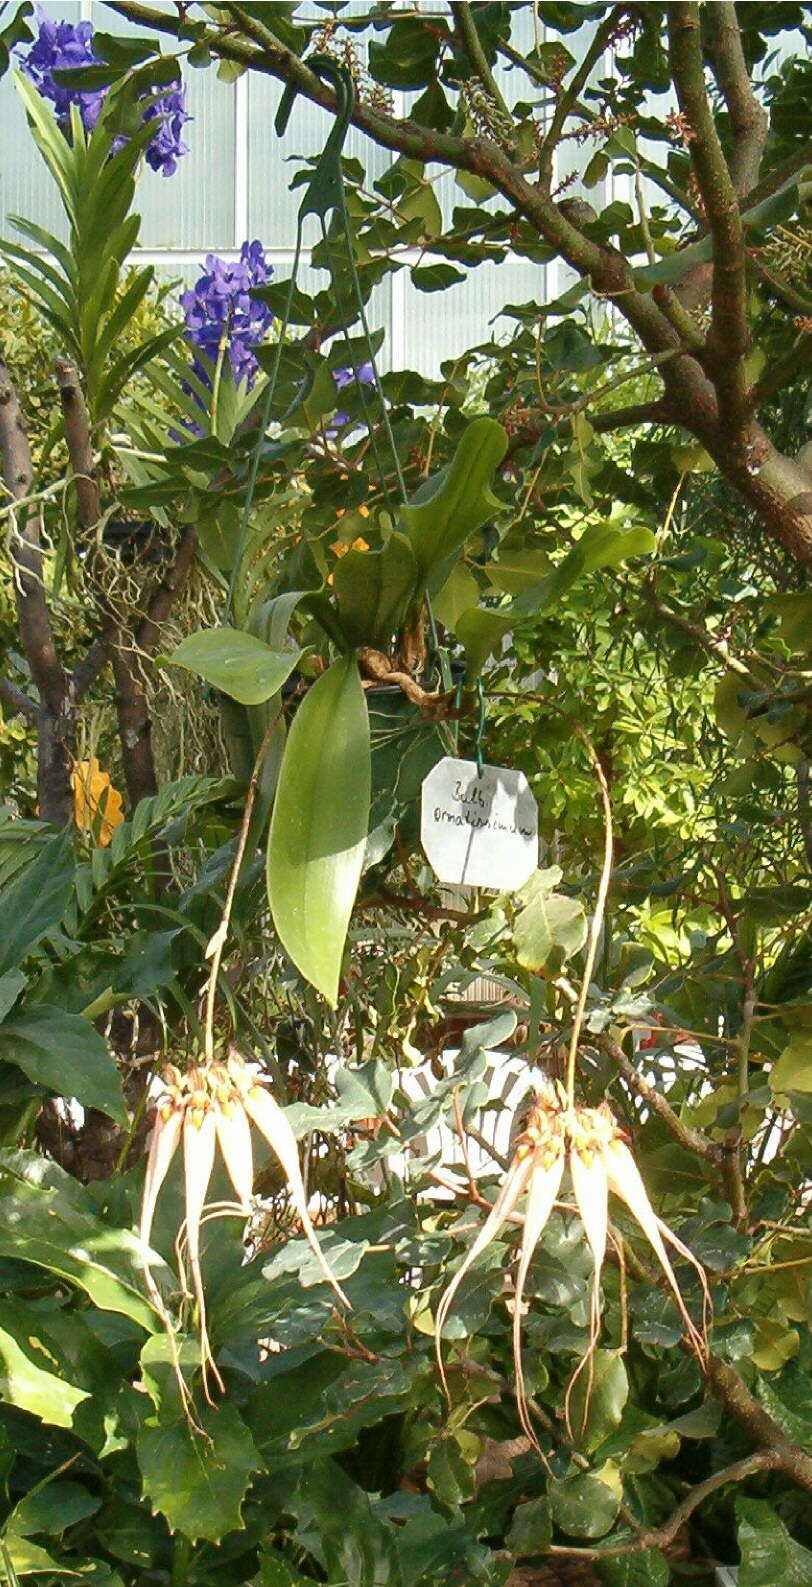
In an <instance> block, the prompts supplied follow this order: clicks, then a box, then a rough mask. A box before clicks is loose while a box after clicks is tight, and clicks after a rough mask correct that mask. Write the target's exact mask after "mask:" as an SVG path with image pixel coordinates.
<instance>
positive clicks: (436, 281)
mask: <svg viewBox="0 0 812 1587" xmlns="http://www.w3.org/2000/svg"><path fill="white" fill-rule="evenodd" d="M465 280H466V275H465V271H464V270H455V269H454V266H453V265H450V264H430V265H413V266H412V285H413V286H416V287H417V290H418V292H445V290H446V288H447V287H455V286H458V285H459V283H460V281H465Z"/></svg>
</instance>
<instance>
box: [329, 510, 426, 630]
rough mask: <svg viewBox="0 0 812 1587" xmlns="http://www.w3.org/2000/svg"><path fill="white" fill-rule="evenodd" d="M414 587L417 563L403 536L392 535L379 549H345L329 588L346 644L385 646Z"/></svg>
mask: <svg viewBox="0 0 812 1587" xmlns="http://www.w3.org/2000/svg"><path fill="white" fill-rule="evenodd" d="M416 587H417V563H416V562H415V558H414V553H413V551H412V548H411V546H410V545H409V542H408V540H407V539H406V538H405V536H404V535H400V534H393V535H392V536H391V537H390V539H389V540H388V541H387V543H386V545H385V546H384V547H383V549H382V550H381V551H362V550H360V549H358V550H351V551H348V552H347V553H346V554H345V555H344V556H343V557H341V558H340V560H339V562H338V563H337V565H336V569H335V572H334V573H333V589H334V591H335V597H336V604H337V606H338V615H339V617H340V619H341V626H342V628H343V630H344V633H345V634H346V636H347V640H348V642H349V644H351V645H372V646H374V647H376V648H379V649H386V648H388V645H389V642H390V640H391V638H392V635H393V634H394V633H395V632H396V630H397V628H398V627H399V625H400V623H401V622H402V621H403V618H404V616H405V614H406V610H407V607H408V606H409V603H410V601H411V600H412V598H413V596H414V593H415V589H416Z"/></svg>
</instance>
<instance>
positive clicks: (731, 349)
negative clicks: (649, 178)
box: [668, 0, 749, 429]
mask: <svg viewBox="0 0 812 1587" xmlns="http://www.w3.org/2000/svg"><path fill="white" fill-rule="evenodd" d="M668 35H669V51H670V59H671V70H672V74H673V78H674V86H675V88H676V91H677V98H678V100H679V104H680V109H681V110H682V112H683V115H684V116H685V118H686V122H687V124H688V129H689V143H688V148H689V152H690V156H691V163H692V165H693V168H694V173H695V175H696V179H697V184H698V186H699V191H700V193H701V195H702V202H703V204H704V207H705V214H706V215H707V218H708V225H709V228H710V233H711V236H712V238H713V284H712V288H711V305H712V320H711V329H710V333H709V336H708V354H709V358H710V360H711V367H712V370H713V380H714V385H715V386H716V390H717V391H718V393H719V397H720V402H722V403H723V404H724V410H725V422H726V424H728V425H729V427H730V428H731V429H733V428H736V427H739V426H740V425H741V423H742V421H743V419H744V418H745V416H746V409H747V375H746V371H745V367H744V360H745V354H746V352H747V348H748V345H749V328H748V322H747V278H746V268H745V266H746V254H745V246H744V228H743V226H742V219H741V213H740V211H739V201H738V196H737V193H736V188H735V186H734V184H733V181H732V179H731V174H730V171H729V170H728V166H727V161H726V160H725V157H724V153H723V151H722V145H721V143H720V142H719V136H718V133H717V131H716V126H715V123H714V119H713V113H712V111H711V106H710V101H709V99H708V94H707V88H706V85H705V71H704V65H703V60H702V46H701V42H700V8H699V6H698V5H697V4H692V3H683V0H679V3H672V4H670V5H669V7H668Z"/></svg>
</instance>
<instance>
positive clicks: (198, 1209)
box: [139, 1053, 349, 1401]
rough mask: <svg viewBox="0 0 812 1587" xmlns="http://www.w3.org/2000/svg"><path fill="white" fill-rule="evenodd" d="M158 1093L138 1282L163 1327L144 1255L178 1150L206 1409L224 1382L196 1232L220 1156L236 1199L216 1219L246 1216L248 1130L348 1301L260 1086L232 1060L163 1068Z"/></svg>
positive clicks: (285, 1131)
mask: <svg viewBox="0 0 812 1587" xmlns="http://www.w3.org/2000/svg"><path fill="white" fill-rule="evenodd" d="M163 1086H164V1089H163V1091H162V1093H161V1095H160V1096H159V1098H158V1104H157V1108H156V1116H155V1126H154V1129H153V1132H152V1140H151V1142H150V1148H149V1155H148V1157H147V1171H146V1177H145V1180H144V1195H143V1201H142V1206H141V1221H140V1230H139V1232H140V1237H141V1244H142V1247H143V1261H144V1276H145V1280H146V1284H147V1289H148V1291H149V1295H150V1298H151V1300H152V1302H153V1304H154V1305H155V1307H156V1309H157V1310H158V1311H159V1312H160V1315H161V1317H162V1319H163V1320H164V1321H165V1322H168V1317H167V1313H166V1308H165V1306H164V1303H163V1300H162V1298H161V1295H160V1292H159V1290H158V1287H157V1285H156V1283H155V1280H154V1278H153V1276H152V1273H151V1271H150V1268H149V1254H148V1253H149V1241H150V1236H151V1234H152V1226H153V1222H154V1219H155V1209H156V1206H157V1202H158V1196H159V1194H160V1191H161V1187H162V1185H163V1183H164V1181H165V1179H166V1176H167V1174H168V1172H169V1169H170V1167H171V1164H172V1161H173V1159H174V1156H175V1153H176V1152H177V1150H178V1148H179V1147H180V1146H181V1145H182V1147H183V1178H184V1195H185V1202H186V1217H185V1219H184V1223H183V1226H182V1231H181V1238H180V1239H179V1241H178V1255H179V1261H180V1263H181V1268H182V1266H183V1263H182V1250H183V1248H184V1247H185V1250H186V1253H187V1257H188V1263H189V1273H190V1275H191V1281H192V1295H193V1298H194V1301H195V1303H196V1307H197V1317H198V1327H199V1330H200V1341H201V1360H202V1366H203V1388H204V1393H205V1395H206V1398H207V1399H208V1400H209V1401H210V1394H209V1388H208V1375H209V1373H210V1372H211V1373H212V1375H213V1377H214V1379H215V1381H216V1383H217V1386H218V1387H219V1388H220V1389H221V1390H222V1388H223V1381H222V1378H221V1377H220V1374H219V1372H218V1370H217V1367H216V1365H215V1363H214V1359H213V1356H212V1352H211V1347H210V1344H209V1337H208V1331H207V1327H206V1298H205V1293H204V1288H203V1275H202V1271H201V1266H200V1230H201V1227H202V1225H203V1223H204V1222H205V1221H206V1217H207V1214H206V1197H207V1194H208V1189H209V1184H210V1181H211V1176H212V1172H213V1170H214V1162H215V1157H216V1154H217V1151H218V1149H219V1152H220V1156H221V1158H222V1160H223V1163H224V1165H225V1168H226V1172H227V1173H228V1177H229V1179H230V1180H231V1184H232V1186H233V1188H234V1193H235V1197H236V1200H235V1201H234V1202H233V1203H226V1204H222V1205H220V1206H219V1207H218V1209H217V1211H218V1215H222V1214H223V1213H226V1212H231V1213H236V1214H238V1215H239V1216H241V1217H243V1218H247V1217H248V1216H249V1215H250V1212H251V1197H252V1189H253V1181H254V1157H253V1144H252V1139H251V1125H252V1124H254V1125H256V1127H257V1129H258V1130H259V1131H260V1133H261V1134H262V1135H263V1136H264V1137H265V1140H266V1141H267V1142H268V1145H269V1146H270V1148H271V1150H272V1152H274V1154H275V1156H276V1157H277V1158H278V1160H279V1163H280V1165H281V1167H282V1170H283V1173H284V1175H285V1179H286V1181H287V1186H288V1192H289V1194H290V1198H291V1201H292V1202H293V1206H294V1208H295V1210H296V1213H297V1216H298V1218H299V1221H300V1223H301V1225H302V1228H303V1230H304V1234H305V1238H306V1239H307V1241H308V1243H309V1245H310V1246H311V1248H312V1250H313V1254H314V1256H315V1257H316V1260H317V1262H318V1264H319V1267H320V1268H321V1271H322V1273H323V1275H324V1277H325V1279H326V1280H327V1283H328V1284H330V1285H331V1286H332V1288H333V1290H334V1292H335V1294H336V1296H337V1298H338V1299H339V1300H340V1301H341V1303H342V1305H344V1306H348V1305H349V1301H348V1300H347V1297H346V1295H345V1294H344V1292H343V1290H342V1289H341V1287H340V1285H339V1284H338V1282H337V1280H336V1278H335V1276H334V1274H333V1272H332V1271H331V1269H330V1266H329V1264H328V1262H327V1260H326V1258H325V1256H324V1253H323V1251H322V1249H321V1246H320V1245H319V1242H318V1239H317V1237H316V1232H315V1229H314V1228H313V1223H312V1220H311V1218H310V1213H309V1212H308V1207H307V1195H306V1193H305V1188H304V1182H303V1179H302V1171H301V1168H300V1166H299V1154H298V1149H297V1146H296V1138H295V1136H294V1134H293V1131H292V1129H291V1127H290V1124H289V1123H288V1120H287V1117H286V1115H285V1113H284V1112H283V1110H282V1108H280V1106H279V1104H278V1102H276V1101H275V1099H274V1098H273V1097H272V1096H271V1093H270V1091H269V1090H268V1089H267V1086H266V1085H265V1083H264V1082H263V1081H262V1080H261V1079H260V1078H259V1077H257V1076H256V1075H254V1074H252V1073H251V1072H250V1071H249V1069H248V1068H247V1067H246V1065H245V1063H244V1062H243V1060H242V1058H240V1057H239V1055H238V1054H236V1053H232V1054H231V1055H230V1056H229V1058H228V1060H227V1062H226V1063H217V1064H209V1065H208V1066H207V1067H205V1068H203V1067H201V1068H198V1067H195V1068H192V1069H189V1070H187V1071H186V1073H185V1074H181V1073H180V1072H179V1070H177V1069H176V1068H174V1066H172V1065H169V1066H168V1067H167V1068H166V1070H165V1071H164V1075H163ZM212 1210H214V1209H212Z"/></svg>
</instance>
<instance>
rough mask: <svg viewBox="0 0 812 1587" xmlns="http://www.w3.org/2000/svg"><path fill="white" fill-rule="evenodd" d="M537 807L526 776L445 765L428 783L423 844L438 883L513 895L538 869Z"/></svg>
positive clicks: (460, 763) (470, 764)
mask: <svg viewBox="0 0 812 1587" xmlns="http://www.w3.org/2000/svg"><path fill="white" fill-rule="evenodd" d="M538 821H539V817H538V806H537V804H536V801H535V799H534V797H533V794H532V792H531V790H530V785H529V783H528V781H527V778H526V777H525V775H524V772H521V771H512V770H511V769H510V768H509V767H507V766H483V768H482V771H481V773H480V772H478V771H477V767H476V762H475V761H472V760H454V759H452V758H451V757H448V758H447V759H446V760H441V761H439V762H438V764H437V765H436V766H435V767H434V768H433V770H432V771H430V772H429V774H428V776H427V777H426V779H425V781H424V783H423V790H422V800H421V812H420V841H421V843H422V844H423V849H424V852H425V855H426V859H427V860H428V862H429V864H430V866H431V868H432V870H433V871H434V873H435V875H436V877H437V879H438V881H441V882H447V883H449V884H457V885H459V884H463V885H465V886H466V887H493V888H496V889H497V890H498V891H499V892H512V891H515V890H516V889H517V888H519V887H522V886H523V884H524V883H525V882H526V881H527V879H528V877H529V876H530V875H532V873H533V871H534V870H535V869H536V866H537V865H538Z"/></svg>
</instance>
